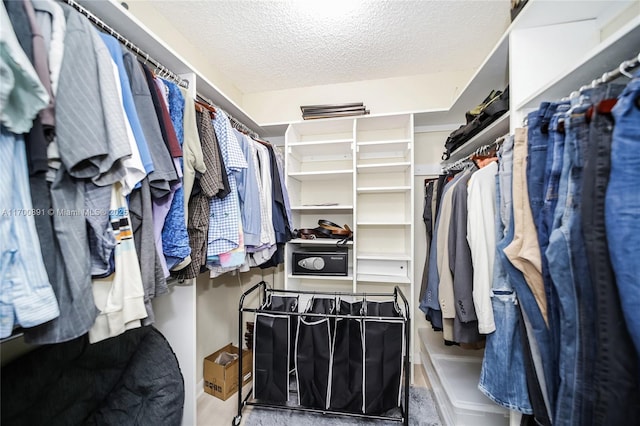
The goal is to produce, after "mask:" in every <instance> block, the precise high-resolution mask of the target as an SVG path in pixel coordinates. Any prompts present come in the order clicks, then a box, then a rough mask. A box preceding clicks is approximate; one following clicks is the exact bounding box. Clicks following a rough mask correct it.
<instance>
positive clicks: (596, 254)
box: [581, 85, 640, 425]
mask: <svg viewBox="0 0 640 426" xmlns="http://www.w3.org/2000/svg"><path fill="white" fill-rule="evenodd" d="M623 89H624V86H622V85H608V86H607V88H606V90H605V91H604V93H602V97H601V98H598V99H597V100H594V103H596V102H599V101H600V100H602V99H615V98H617V97H618V96H619V94H620V93H621V92H622V90H623ZM613 128H614V122H613V116H612V114H611V113H610V111H609V108H608V107H606V106H605V107H603V106H599V107H597V108H594V114H593V118H592V119H591V125H590V129H589V145H588V149H587V154H586V159H585V166H584V171H583V173H584V177H583V184H582V193H583V194H584V197H583V200H582V206H581V209H582V224H583V235H584V240H585V247H586V250H587V259H588V262H589V271H590V274H591V278H592V281H593V288H594V290H595V302H596V309H595V313H596V318H597V321H596V339H597V343H596V345H595V347H596V348H597V352H596V360H595V363H594V364H595V368H594V371H593V378H594V382H595V384H594V388H595V394H596V401H595V408H594V417H593V419H594V424H597V425H603V424H625V423H628V422H629V419H640V383H639V380H638V365H637V364H638V360H637V357H636V353H635V349H634V346H633V343H632V341H631V337H630V336H629V332H628V331H627V327H626V325H625V321H624V317H623V313H622V307H621V305H620V297H619V295H618V287H617V285H616V281H615V278H614V275H613V269H612V267H611V261H610V258H609V246H608V244H607V234H606V227H605V213H604V210H605V195H606V190H607V185H608V182H609V174H610V170H611V140H612V135H613Z"/></svg>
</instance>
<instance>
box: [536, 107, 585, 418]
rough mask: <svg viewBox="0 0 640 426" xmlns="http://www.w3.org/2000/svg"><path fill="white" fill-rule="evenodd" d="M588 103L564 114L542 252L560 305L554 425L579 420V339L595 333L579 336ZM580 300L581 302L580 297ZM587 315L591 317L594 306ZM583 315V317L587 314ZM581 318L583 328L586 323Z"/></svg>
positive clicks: (582, 377)
mask: <svg viewBox="0 0 640 426" xmlns="http://www.w3.org/2000/svg"><path fill="white" fill-rule="evenodd" d="M589 106H590V105H589V104H588V103H585V104H584V105H579V106H575V107H573V108H572V109H571V110H570V111H569V113H568V115H567V116H566V117H565V132H566V134H565V135H566V136H565V146H564V153H563V161H562V172H561V175H560V182H559V193H558V203H557V206H556V209H555V214H554V221H553V228H552V231H551V234H550V237H549V246H548V247H547V251H546V256H547V261H548V262H549V263H548V264H549V273H550V275H551V278H552V281H553V285H554V287H555V290H556V294H557V296H558V302H559V303H558V307H559V320H560V321H559V331H560V336H559V347H560V348H561V350H559V352H558V375H559V379H560V382H559V386H558V393H557V397H556V409H555V416H554V424H557V425H575V424H581V421H582V420H583V417H582V413H581V410H582V407H583V405H582V404H583V402H585V394H584V392H585V390H587V389H588V388H589V387H588V386H586V385H585V371H584V368H585V365H586V363H585V358H584V357H585V355H586V353H587V352H586V351H585V349H584V347H585V345H584V344H583V339H584V338H585V337H587V336H588V335H589V334H590V333H591V336H593V335H594V333H595V331H590V329H587V330H586V331H585V333H584V334H582V336H581V332H580V330H581V325H582V324H581V321H580V319H581V313H582V314H583V315H584V314H587V313H586V312H585V308H584V306H582V307H581V304H586V305H592V304H593V293H592V286H591V281H590V280H589V271H588V265H587V263H586V252H585V248H584V241H583V240H582V237H581V226H580V221H581V218H580V213H579V210H578V206H579V203H580V196H581V193H580V192H581V191H580V190H581V186H582V181H581V176H582V157H583V154H582V151H583V146H585V144H586V142H587V140H588V125H587V124H586V119H585V113H586V111H587V109H588V108H589ZM582 298H584V299H585V300H581V299H582ZM588 314H591V315H593V310H591V311H590V312H589V313H588ZM588 314H587V315H588ZM588 324H589V322H588V320H585V326H588Z"/></svg>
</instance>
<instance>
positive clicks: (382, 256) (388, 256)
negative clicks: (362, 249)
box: [356, 253, 411, 260]
mask: <svg viewBox="0 0 640 426" xmlns="http://www.w3.org/2000/svg"><path fill="white" fill-rule="evenodd" d="M356 258H357V259H359V260H411V255H410V254H408V253H358V254H356Z"/></svg>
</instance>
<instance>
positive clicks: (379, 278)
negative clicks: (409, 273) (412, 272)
mask: <svg viewBox="0 0 640 426" xmlns="http://www.w3.org/2000/svg"><path fill="white" fill-rule="evenodd" d="M356 279H357V280H358V281H364V282H370V283H394V284H411V281H410V280H409V278H407V277H402V276H396V275H378V274H375V275H374V274H358V275H357V277H356Z"/></svg>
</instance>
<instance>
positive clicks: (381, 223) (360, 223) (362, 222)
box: [357, 221, 411, 226]
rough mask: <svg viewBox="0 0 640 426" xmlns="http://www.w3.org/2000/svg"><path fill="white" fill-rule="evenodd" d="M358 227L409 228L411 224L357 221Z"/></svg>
mask: <svg viewBox="0 0 640 426" xmlns="http://www.w3.org/2000/svg"><path fill="white" fill-rule="evenodd" d="M357 223H358V226H411V222H389V221H386V222H379V221H375V222H374V221H358V222H357Z"/></svg>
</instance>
